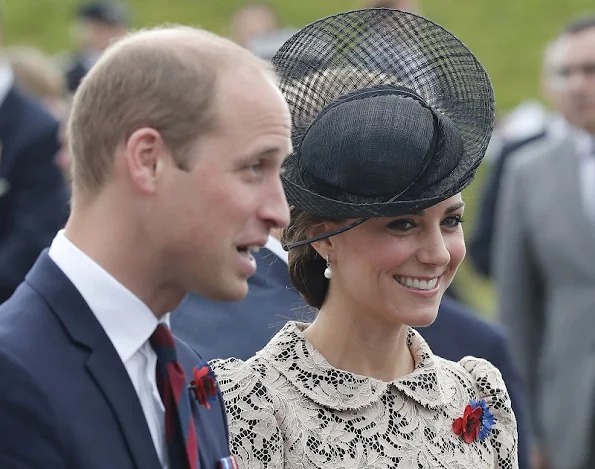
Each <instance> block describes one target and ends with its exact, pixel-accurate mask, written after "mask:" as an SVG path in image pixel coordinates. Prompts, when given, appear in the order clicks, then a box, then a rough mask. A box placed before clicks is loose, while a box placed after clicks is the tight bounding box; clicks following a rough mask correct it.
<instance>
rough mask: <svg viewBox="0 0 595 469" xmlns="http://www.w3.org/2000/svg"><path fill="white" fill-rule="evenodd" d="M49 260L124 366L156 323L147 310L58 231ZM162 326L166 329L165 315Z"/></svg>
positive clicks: (144, 341)
mask: <svg viewBox="0 0 595 469" xmlns="http://www.w3.org/2000/svg"><path fill="white" fill-rule="evenodd" d="M49 256H50V258H51V259H52V260H53V261H54V262H55V263H56V265H57V266H58V267H59V268H60V269H61V270H62V272H64V274H65V275H66V276H67V277H68V279H69V280H70V281H71V282H72V284H73V285H74V286H75V287H76V289H77V290H78V291H79V293H80V294H81V296H82V297H83V298H84V300H85V301H86V302H87V304H88V305H89V308H90V309H91V311H92V312H93V314H94V315H95V317H96V318H97V321H99V323H100V324H101V327H103V329H104V331H105V333H106V334H107V336H108V337H109V339H110V340H111V342H112V344H113V345H114V348H115V349H116V351H117V352H118V355H119V356H120V359H121V360H122V362H123V363H126V361H128V360H129V359H130V358H131V357H132V355H134V354H135V353H136V352H137V351H138V350H139V349H140V348H141V347H142V346H143V345H144V344H145V343H146V342H147V340H148V339H149V337H150V336H151V334H152V333H153V331H154V330H155V328H156V327H157V324H158V320H157V318H156V316H155V315H154V314H153V313H152V312H151V310H150V309H149V308H148V307H147V305H145V304H144V303H143V302H142V301H141V300H140V299H139V298H138V297H136V296H135V295H134V294H133V293H132V292H131V291H130V290H128V289H127V288H126V287H125V286H124V285H122V284H121V283H120V282H118V281H117V280H116V279H115V278H114V277H112V276H111V275H110V274H109V273H108V272H107V271H106V270H104V269H103V268H102V267H101V266H100V265H99V264H97V263H96V262H95V261H94V260H93V259H91V258H90V257H89V256H88V255H87V254H85V253H84V252H83V251H81V250H80V249H79V248H78V247H76V246H75V245H74V244H73V243H72V242H71V241H70V240H69V239H68V238H67V237H66V236H65V234H64V230H60V231H59V232H58V234H57V235H56V237H55V238H54V241H53V242H52V245H51V247H50V250H49ZM162 322H165V323H166V324H168V325H169V314H167V315H165V316H164V318H163V320H162Z"/></svg>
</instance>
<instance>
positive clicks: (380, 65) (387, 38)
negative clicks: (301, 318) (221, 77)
mask: <svg viewBox="0 0 595 469" xmlns="http://www.w3.org/2000/svg"><path fill="white" fill-rule="evenodd" d="M272 63H273V65H274V67H275V70H276V72H277V74H278V76H279V85H280V88H281V91H282V92H283V94H284V96H285V98H286V100H287V102H288V104H289V107H290V110H291V114H292V118H293V131H292V139H293V145H294V152H293V154H292V155H291V156H290V157H289V158H288V159H287V160H286V162H285V164H284V174H283V176H282V178H283V185H284V188H285V191H286V195H287V199H288V202H289V203H290V204H291V205H294V206H296V207H299V208H301V209H303V210H305V211H307V212H309V213H312V214H313V215H315V216H318V217H322V218H329V219H351V218H370V217H392V216H398V215H403V214H406V213H410V212H412V211H415V210H422V209H424V208H427V207H430V206H432V205H435V204H437V203H439V202H441V201H443V200H446V199H447V198H449V197H452V196H453V195H455V194H457V193H458V192H460V191H461V190H463V189H464V188H465V187H467V186H468V185H469V184H470V183H471V181H472V179H473V177H474V175H475V172H476V170H477V167H478V165H479V163H480V162H481V160H482V158H483V156H484V154H485V151H486V148H487V145H488V143H489V139H490V135H491V132H492V129H493V123H494V94H493V90H492V86H491V84H490V80H489V77H488V75H487V73H486V71H485V70H484V68H483V67H482V65H481V64H480V63H479V61H478V60H477V59H476V58H475V56H474V55H473V54H472V53H471V52H470V51H469V49H468V48H467V47H466V46H465V45H464V44H463V43H462V42H461V41H460V40H459V39H458V38H456V37H455V36H454V35H452V34H451V33H450V32H448V31H446V30H445V29H444V28H442V27H441V26H439V25H437V24H436V23H434V22H432V21H430V20H428V19H426V18H423V17H421V16H418V15H415V14H412V13H407V12H403V11H399V10H393V9H387V8H374V9H365V10H357V11H350V12H346V13H340V14H337V15H333V16H329V17H327V18H323V19H320V20H318V21H315V22H313V23H311V24H309V25H307V26H305V27H304V28H303V29H301V30H300V31H298V32H297V33H296V34H294V35H293V36H292V37H291V38H290V39H289V40H288V41H286V42H285V44H284V45H283V46H282V47H281V49H279V51H278V52H277V53H276V54H275V56H274V57H273V59H272Z"/></svg>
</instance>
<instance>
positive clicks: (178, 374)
mask: <svg viewBox="0 0 595 469" xmlns="http://www.w3.org/2000/svg"><path fill="white" fill-rule="evenodd" d="M149 342H150V343H151V346H152V347H153V350H155V353H156V355H157V388H158V389H159V394H160V395H161V400H162V401H163V406H164V407H165V440H166V442H167V452H168V455H169V467H170V469H196V468H197V465H198V443H197V441H196V433H195V431H194V420H193V419H192V410H191V409H190V397H189V395H188V392H187V389H188V385H187V383H186V374H185V373H184V370H183V369H182V367H181V366H180V363H179V362H178V356H177V354H176V344H175V342H174V338H173V336H172V334H171V332H170V330H169V328H168V327H167V326H166V325H165V324H159V325H158V326H157V329H155V332H153V335H152V336H151V338H150V339H149Z"/></svg>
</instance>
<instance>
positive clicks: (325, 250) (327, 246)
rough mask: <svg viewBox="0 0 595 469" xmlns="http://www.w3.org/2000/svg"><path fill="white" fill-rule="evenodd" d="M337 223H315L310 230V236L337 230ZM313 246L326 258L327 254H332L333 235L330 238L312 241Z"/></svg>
mask: <svg viewBox="0 0 595 469" xmlns="http://www.w3.org/2000/svg"><path fill="white" fill-rule="evenodd" d="M336 228H337V225H336V224H335V223H331V222H320V223H317V224H316V225H313V226H312V228H310V230H308V237H309V238H313V237H314V236H319V235H321V234H324V233H328V232H329V231H332V230H335V229H336ZM312 247H313V248H314V250H315V251H316V252H317V253H318V254H319V255H320V257H322V258H323V259H326V258H327V256H330V255H331V251H332V250H333V237H332V236H331V237H330V238H323V239H321V240H319V241H314V242H313V243H312Z"/></svg>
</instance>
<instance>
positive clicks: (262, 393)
mask: <svg viewBox="0 0 595 469" xmlns="http://www.w3.org/2000/svg"><path fill="white" fill-rule="evenodd" d="M306 327H307V324H300V323H294V322H290V323H288V324H287V325H286V326H285V327H284V328H283V329H282V330H281V331H279V333H278V334H277V335H276V336H275V337H274V338H273V339H272V340H271V341H270V342H269V343H268V344H267V346H266V347H265V348H264V349H263V350H261V351H260V352H258V353H257V355H256V356H254V357H252V358H251V359H249V360H247V361H245V362H243V361H239V360H235V359H229V360H215V361H213V362H212V363H211V365H212V366H213V369H214V371H215V373H216V375H217V378H218V381H219V385H220V387H221V391H222V393H223V396H224V399H225V401H226V406H227V415H228V419H229V430H230V444H231V451H232V453H233V454H235V455H236V457H237V459H238V462H239V465H240V468H242V469H256V468H270V469H273V468H275V469H277V468H278V469H281V468H287V469H297V468H304V469H311V468H312V469H313V468H327V469H335V468H336V469H348V468H349V469H351V468H353V469H355V468H358V469H359V468H362V469H363V468H366V469H368V468H369V469H372V468H374V469H376V468H378V469H380V468H383V469H385V468H408V469H409V468H465V469H483V468H502V469H516V468H518V462H517V431H516V420H515V417H514V414H513V412H512V409H511V405H510V398H509V397H508V393H507V391H506V387H505V385H504V382H503V380H502V376H501V375H500V372H499V371H498V370H497V369H496V368H495V367H494V366H492V365H491V364H490V363H489V362H487V361H485V360H481V359H477V358H471V357H468V358H465V359H463V360H461V361H460V362H459V363H454V362H450V361H447V360H444V359H442V358H439V357H437V356H435V355H433V354H432V352H431V350H430V348H429V346H428V345H427V343H426V342H425V341H424V340H423V339H422V337H421V336H420V335H419V333H417V332H416V331H415V330H413V329H410V332H409V335H408V344H409V348H410V350H411V353H412V355H413V357H414V360H415V369H414V371H413V372H412V373H411V374H409V375H407V376H405V377H403V378H400V379H398V380H395V381H393V382H388V383H387V382H383V381H378V380H375V379H372V378H367V377H364V376H358V375H354V374H352V373H348V372H346V371H342V370H339V369H336V368H333V367H332V366H331V365H330V364H329V363H328V362H327V361H326V360H325V359H324V358H323V357H322V355H321V354H320V353H318V352H317V351H316V350H315V349H314V347H313V346H312V345H311V344H310V343H309V342H308V341H307V340H306V339H305V338H304V336H303V334H302V331H303V330H304V329H305V328H306ZM471 399H485V400H486V402H487V404H488V406H489V407H490V409H491V411H492V413H493V415H494V417H495V418H496V423H495V425H494V426H493V428H492V431H491V434H490V436H488V437H487V438H485V439H484V440H483V441H480V440H479V439H478V440H475V441H473V442H472V443H470V444H467V443H465V442H464V440H463V438H462V436H457V435H455V433H454V432H453V430H452V423H453V421H454V420H455V419H456V418H458V417H462V416H463V411H464V409H465V406H466V405H467V404H468V403H469V401H470V400H471Z"/></svg>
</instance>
